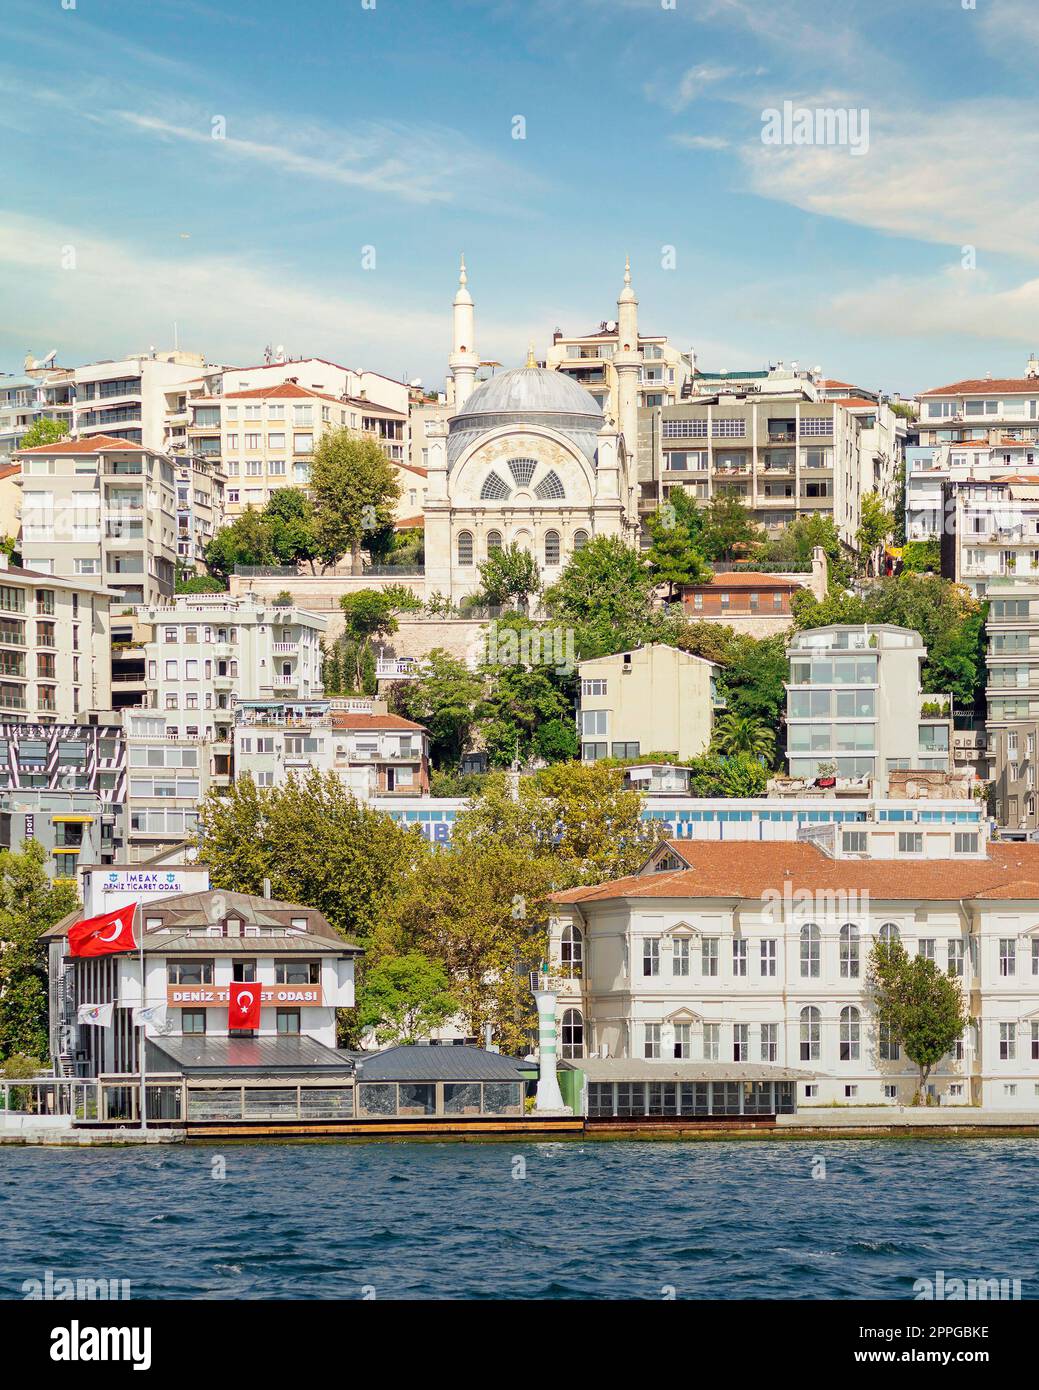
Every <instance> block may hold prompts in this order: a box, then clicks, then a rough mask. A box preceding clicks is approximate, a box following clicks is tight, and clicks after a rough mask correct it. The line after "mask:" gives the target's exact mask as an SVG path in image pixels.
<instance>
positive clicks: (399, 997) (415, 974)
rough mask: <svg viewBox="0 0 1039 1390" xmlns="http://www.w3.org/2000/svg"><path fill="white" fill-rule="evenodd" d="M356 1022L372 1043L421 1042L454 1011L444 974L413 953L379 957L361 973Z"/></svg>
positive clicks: (398, 1044)
mask: <svg viewBox="0 0 1039 1390" xmlns="http://www.w3.org/2000/svg"><path fill="white" fill-rule="evenodd" d="M357 1003H358V1022H359V1023H360V1026H361V1028H362V1029H363V1030H364V1031H365V1032H369V1031H371V1032H374V1033H375V1038H376V1041H377V1042H380V1043H382V1044H384V1045H385V1044H387V1043H389V1044H392V1045H393V1046H404V1045H406V1044H408V1043H417V1042H423V1041H424V1040H425V1039H427V1038H428V1037H429V1035H430V1033H432V1031H433V1030H434V1029H435V1028H439V1027H441V1026H442V1025H443V1024H445V1023H446V1022H447V1021H448V1019H449V1018H450V1017H451V1015H452V1014H453V1013H455V1012H456V1010H457V1008H458V1001H457V1000H456V999H455V996H454V994H452V992H451V989H450V983H449V981H448V978H447V972H446V971H445V970H444V967H443V966H442V965H441V964H440V962H439V961H431V960H427V959H426V957H425V956H423V955H421V954H420V953H419V952H418V951H408V952H407V953H406V954H405V955H402V956H390V955H387V956H384V957H383V958H382V959H381V960H380V961H379V962H378V963H377V964H375V965H373V966H372V967H371V969H369V970H365V972H364V978H363V979H362V981H361V987H360V991H359V994H358V1001H357Z"/></svg>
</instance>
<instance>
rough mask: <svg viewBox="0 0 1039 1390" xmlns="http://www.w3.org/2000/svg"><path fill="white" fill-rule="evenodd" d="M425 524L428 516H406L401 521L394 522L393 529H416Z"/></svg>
mask: <svg viewBox="0 0 1039 1390" xmlns="http://www.w3.org/2000/svg"><path fill="white" fill-rule="evenodd" d="M425 524H426V518H425V517H424V516H405V517H402V518H401V520H400V521H395V522H394V523H393V529H394V530H395V531H414V530H416V529H418V528H419V527H421V526H425Z"/></svg>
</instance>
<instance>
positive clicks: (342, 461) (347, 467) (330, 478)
mask: <svg viewBox="0 0 1039 1390" xmlns="http://www.w3.org/2000/svg"><path fill="white" fill-rule="evenodd" d="M400 493H401V489H400V484H399V483H398V481H397V476H396V474H395V473H394V470H393V465H392V464H391V463H390V461H389V459H388V458H387V457H386V455H385V454H384V453H383V451H382V449H381V448H380V447H379V445H378V444H377V443H376V441H375V440H374V439H358V438H356V436H354V435H352V434H351V433H350V431H349V430H348V429H340V430H329V431H328V433H326V434H324V435H323V436H322V437H321V439H320V441H319V443H318V446H317V448H316V449H315V450H314V461H313V464H312V466H311V470H310V494H311V497H312V498H313V502H314V514H315V526H314V530H315V538H316V542H317V552H318V556H319V558H320V560H321V562H322V564H323V565H325V566H326V567H327V566H330V565H334V564H336V563H337V562H338V561H339V560H341V559H342V557H343V556H344V555H347V554H349V555H350V560H351V565H350V572H351V573H352V574H361V573H362V565H361V549H362V547H363V545H364V541H365V537H366V535H368V534H370V533H373V532H376V531H379V530H380V529H381V528H383V527H385V526H392V525H393V508H394V503H395V502H396V501H397V499H398V498H399V497H400Z"/></svg>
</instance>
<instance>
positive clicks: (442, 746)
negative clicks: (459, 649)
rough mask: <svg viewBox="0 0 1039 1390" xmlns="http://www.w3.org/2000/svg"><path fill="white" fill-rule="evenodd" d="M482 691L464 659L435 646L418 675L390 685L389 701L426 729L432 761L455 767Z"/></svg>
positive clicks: (469, 734) (466, 741)
mask: <svg viewBox="0 0 1039 1390" xmlns="http://www.w3.org/2000/svg"><path fill="white" fill-rule="evenodd" d="M482 693H483V681H482V680H481V679H480V677H479V676H478V675H476V674H475V673H474V672H472V671H470V670H469V668H468V666H466V664H465V662H464V661H458V660H456V659H455V658H454V657H453V656H449V655H448V654H447V652H446V651H444V649H443V648H442V647H436V648H434V650H433V651H431V652H430V653H429V655H428V656H427V657H426V658H425V666H424V669H423V670H422V673H421V675H419V676H417V677H416V678H415V679H414V680H407V681H398V682H397V683H396V684H395V685H394V686H393V687H392V689H391V693H390V702H391V704H392V707H393V709H394V711H395V712H396V713H397V714H400V715H402V716H403V717H404V718H405V719H413V720H415V722H416V723H417V724H424V725H425V726H426V728H427V729H428V730H429V753H430V759H431V761H432V763H433V765H434V766H435V767H438V768H455V767H457V765H458V763H459V760H460V759H461V756H462V754H463V753H464V752H465V751H466V749H467V748H468V747H469V743H470V739H471V738H472V734H473V730H474V728H475V727H476V723H477V714H476V707H477V704H478V703H479V701H480V698H481V696H482Z"/></svg>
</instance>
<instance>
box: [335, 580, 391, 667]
mask: <svg viewBox="0 0 1039 1390" xmlns="http://www.w3.org/2000/svg"><path fill="white" fill-rule="evenodd" d="M339 607H340V608H341V609H342V610H343V617H344V619H345V620H346V635H347V637H349V638H350V639H351V640H352V641H353V642H354V643H355V644H356V650H355V662H354V674H355V676H356V682H357V683H356V685H355V686H354V689H355V690H357V689H360V687H361V681H362V671H363V663H364V655H365V652H366V651H368V650H369V648H370V645H371V640H372V638H373V637H392V636H393V634H394V633H395V632H396V631H397V618H396V613H397V611H398V610H397V600H396V599H395V596H394V595H393V594H387V593H385V592H384V591H383V590H381V589H355V590H354V592H353V593H352V594H344V595H343V596H342V598H341V599H340V600H339Z"/></svg>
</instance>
